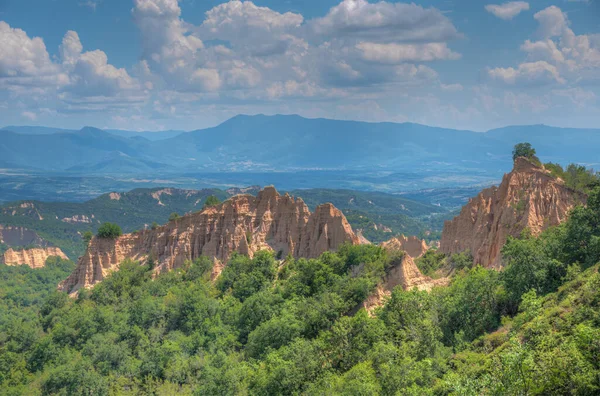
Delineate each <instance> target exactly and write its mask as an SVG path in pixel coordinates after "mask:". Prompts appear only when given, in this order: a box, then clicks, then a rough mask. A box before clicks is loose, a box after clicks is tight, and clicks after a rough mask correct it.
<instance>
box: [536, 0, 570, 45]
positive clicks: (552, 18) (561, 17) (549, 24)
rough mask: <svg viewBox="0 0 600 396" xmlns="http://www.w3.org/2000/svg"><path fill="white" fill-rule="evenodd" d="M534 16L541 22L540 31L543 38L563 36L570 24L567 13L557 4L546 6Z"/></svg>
mask: <svg viewBox="0 0 600 396" xmlns="http://www.w3.org/2000/svg"><path fill="white" fill-rule="evenodd" d="M533 17H534V18H535V20H537V21H538V23H539V24H540V26H539V29H538V33H539V34H540V35H541V36H542V37H543V38H550V37H557V36H562V35H563V34H564V33H565V31H566V30H567V29H568V26H569V20H568V17H567V14H565V13H564V12H562V10H561V9H560V8H558V7H557V6H550V7H548V8H545V9H543V10H542V11H539V12H537V13H536V14H535V15H534V16H533Z"/></svg>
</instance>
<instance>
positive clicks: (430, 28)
mask: <svg viewBox="0 0 600 396" xmlns="http://www.w3.org/2000/svg"><path fill="white" fill-rule="evenodd" d="M310 26H311V28H312V30H313V32H314V33H315V34H317V35H325V36H331V37H340V36H348V37H358V38H361V39H365V40H369V39H373V38H375V39H377V40H378V41H379V40H381V39H383V40H386V41H425V42H427V41H435V42H443V41H447V40H451V39H453V38H457V37H459V34H458V32H457V30H456V28H455V27H454V25H453V24H452V22H451V21H450V20H449V19H448V18H447V17H446V16H445V15H444V14H442V13H441V12H440V11H439V10H437V9H435V8H423V7H421V6H418V5H416V4H414V3H413V4H406V3H388V2H386V1H380V2H379V3H369V2H368V1H366V0H343V1H342V2H341V3H340V4H338V5H337V6H335V7H333V8H331V10H330V11H329V13H328V14H327V15H326V16H325V17H323V18H317V19H315V20H313V21H311V22H310Z"/></svg>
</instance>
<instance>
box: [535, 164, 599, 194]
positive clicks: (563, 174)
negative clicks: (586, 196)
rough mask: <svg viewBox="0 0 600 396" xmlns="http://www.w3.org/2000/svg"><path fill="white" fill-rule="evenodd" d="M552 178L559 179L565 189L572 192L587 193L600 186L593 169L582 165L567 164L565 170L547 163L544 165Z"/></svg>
mask: <svg viewBox="0 0 600 396" xmlns="http://www.w3.org/2000/svg"><path fill="white" fill-rule="evenodd" d="M544 167H545V168H546V169H547V170H549V171H550V172H551V173H552V175H553V176H555V177H560V178H561V179H562V180H563V181H564V182H565V185H566V186H567V187H570V188H572V189H573V190H576V191H580V192H584V193H589V192H590V191H591V190H592V189H593V188H594V187H596V186H598V185H600V175H598V173H597V172H595V171H594V170H593V169H588V168H586V167H585V166H583V165H578V164H569V165H568V166H567V168H566V169H563V167H562V166H561V165H560V164H554V163H552V162H549V163H547V164H544Z"/></svg>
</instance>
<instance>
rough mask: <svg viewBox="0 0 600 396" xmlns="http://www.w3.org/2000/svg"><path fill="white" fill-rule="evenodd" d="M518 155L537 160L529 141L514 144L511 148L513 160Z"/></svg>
mask: <svg viewBox="0 0 600 396" xmlns="http://www.w3.org/2000/svg"><path fill="white" fill-rule="evenodd" d="M519 157H525V158H528V159H533V160H537V157H536V156H535V149H534V148H533V147H531V144H530V143H519V144H516V145H515V148H514V150H513V161H514V160H516V159H517V158H519ZM538 161H539V160H538Z"/></svg>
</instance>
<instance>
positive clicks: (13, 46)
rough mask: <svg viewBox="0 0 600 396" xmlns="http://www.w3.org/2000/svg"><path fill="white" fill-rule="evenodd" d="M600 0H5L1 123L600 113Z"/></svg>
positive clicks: (145, 124)
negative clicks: (240, 116) (241, 116)
mask: <svg viewBox="0 0 600 396" xmlns="http://www.w3.org/2000/svg"><path fill="white" fill-rule="evenodd" d="M599 83H600V4H599V3H598V2H596V1H595V0H590V1H585V0H581V1H573V0H554V1H546V0H536V1H529V2H525V1H514V2H493V1H492V2H486V1H481V0H476V1H472V0H460V1H459V0H455V1H445V0H442V1H433V0H429V1H420V2H415V3H403V2H393V1H388V2H386V1H382V2H375V1H367V0H337V1H332V0H319V1H313V0H287V1H281V0H279V1H275V0H269V1H261V0H256V1H255V2H250V1H245V2H242V1H229V2H222V1H215V0H180V1H177V0H0V120H1V121H0V124H2V125H47V126H56V127H65V128H79V127H81V126H84V125H93V126H96V127H101V128H122V129H134V130H160V129H186V130H191V129H198V128H203V127H207V126H212V125H215V124H217V123H219V122H222V121H224V120H225V119H227V118H229V117H231V116H234V115H236V114H239V113H243V114H256V113H264V114H275V113H284V114H290V113H295V114H300V115H303V116H307V117H327V118H338V119H354V120H365V121H394V122H405V121H410V122H418V123H423V124H428V125H437V126H444V127H452V128H461V129H473V130H487V129H491V128H495V127H500V126H504V125H515V124H537V123H545V124H550V125H557V126H573V127H600V122H599V121H600V116H599V114H600V111H599V110H600V109H599V108H598V98H597V96H598V95H599V94H600V89H599Z"/></svg>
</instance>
